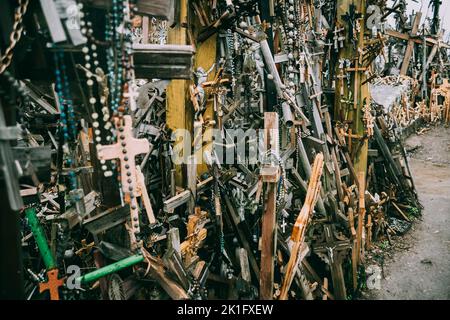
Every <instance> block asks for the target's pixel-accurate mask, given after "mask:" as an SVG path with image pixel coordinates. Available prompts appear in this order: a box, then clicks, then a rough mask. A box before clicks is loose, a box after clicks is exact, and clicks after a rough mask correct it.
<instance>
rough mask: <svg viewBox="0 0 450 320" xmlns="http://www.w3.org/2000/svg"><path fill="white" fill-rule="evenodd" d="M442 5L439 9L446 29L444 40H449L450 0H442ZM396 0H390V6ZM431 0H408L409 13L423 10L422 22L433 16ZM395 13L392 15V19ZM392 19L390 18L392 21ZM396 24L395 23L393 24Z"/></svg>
mask: <svg viewBox="0 0 450 320" xmlns="http://www.w3.org/2000/svg"><path fill="white" fill-rule="evenodd" d="M441 1H442V5H441V8H440V11H439V15H440V17H441V28H443V29H445V34H444V40H446V41H449V40H450V39H449V38H450V0H441ZM394 2H395V1H394V0H389V1H388V6H389V7H392V4H393V3H394ZM429 2H430V0H407V3H408V7H407V13H408V15H409V14H411V13H412V12H413V11H414V12H418V11H422V21H421V22H422V23H423V22H424V21H425V17H426V16H427V15H428V17H430V18H431V17H432V16H433V10H432V7H431V6H430V7H428V5H429ZM393 16H394V15H393V14H392V15H391V19H392V17H393ZM391 21H392V20H389V22H390V23H392V22H391ZM393 25H394V24H393Z"/></svg>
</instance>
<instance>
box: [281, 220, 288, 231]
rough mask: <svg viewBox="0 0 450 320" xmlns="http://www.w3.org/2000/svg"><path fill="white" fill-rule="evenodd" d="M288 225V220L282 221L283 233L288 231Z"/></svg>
mask: <svg viewBox="0 0 450 320" xmlns="http://www.w3.org/2000/svg"><path fill="white" fill-rule="evenodd" d="M286 226H287V223H286V220H285V219H283V221H282V222H281V230H283V233H286Z"/></svg>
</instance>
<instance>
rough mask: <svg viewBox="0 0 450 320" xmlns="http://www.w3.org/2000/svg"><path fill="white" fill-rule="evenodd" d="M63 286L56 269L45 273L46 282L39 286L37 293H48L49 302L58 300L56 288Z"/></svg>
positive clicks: (62, 280)
mask: <svg viewBox="0 0 450 320" xmlns="http://www.w3.org/2000/svg"><path fill="white" fill-rule="evenodd" d="M63 285H64V278H62V279H58V269H52V270H49V271H47V282H42V283H40V284H39V292H40V293H42V292H44V291H46V290H48V291H49V292H50V300H59V291H58V288H59V287H62V286H63Z"/></svg>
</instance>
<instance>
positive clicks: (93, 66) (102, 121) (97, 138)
mask: <svg viewBox="0 0 450 320" xmlns="http://www.w3.org/2000/svg"><path fill="white" fill-rule="evenodd" d="M78 8H79V10H80V17H81V19H80V25H81V33H82V34H83V36H85V37H86V38H87V39H88V41H87V43H86V44H85V46H84V47H83V48H82V52H83V55H84V61H85V65H84V67H85V70H86V78H87V81H86V84H87V87H88V92H89V100H88V102H89V105H90V110H91V111H90V112H91V119H92V127H93V134H94V144H95V145H99V144H102V143H103V141H102V139H103V137H104V138H105V140H106V141H107V142H110V141H112V140H113V134H112V132H111V130H112V127H113V126H112V123H111V113H110V109H109V108H108V95H109V89H108V80H107V75H105V74H104V72H103V70H102V68H101V67H100V64H99V60H98V51H97V44H96V43H97V42H98V40H97V41H96V40H95V37H94V31H93V28H92V22H91V21H89V19H88V18H89V12H87V11H86V12H83V11H82V10H83V5H82V4H81V3H80V4H78ZM96 83H97V86H95V84H96ZM95 88H96V89H97V91H96V93H97V96H96V95H95V93H94V89H95ZM99 103H100V106H101V109H100V111H101V112H100V114H102V115H103V117H100V116H99V112H98V105H99ZM102 127H103V129H104V130H102ZM100 162H101V167H100V168H101V170H102V171H103V174H104V176H106V177H109V176H111V175H112V174H113V171H112V170H111V162H110V161H105V160H101V161H100Z"/></svg>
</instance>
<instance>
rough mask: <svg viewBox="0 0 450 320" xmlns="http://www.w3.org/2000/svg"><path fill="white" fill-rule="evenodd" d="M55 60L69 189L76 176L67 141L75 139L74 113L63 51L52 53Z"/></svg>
mask: <svg viewBox="0 0 450 320" xmlns="http://www.w3.org/2000/svg"><path fill="white" fill-rule="evenodd" d="M53 57H54V62H55V78H56V93H57V95H58V101H59V109H60V129H61V130H62V135H61V138H62V141H60V143H62V144H63V153H64V159H63V160H64V164H65V167H67V168H69V170H67V180H68V186H69V190H74V189H77V187H78V186H77V185H78V184H77V178H76V174H75V171H73V170H71V169H70V168H73V166H74V161H73V160H72V158H71V155H70V150H69V146H68V143H69V142H72V141H74V140H75V139H76V136H77V129H76V125H75V114H74V109H73V104H72V99H71V95H70V87H69V81H68V76H67V72H66V66H65V63H64V52H63V51H59V52H58V51H57V52H55V53H54V55H53Z"/></svg>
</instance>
